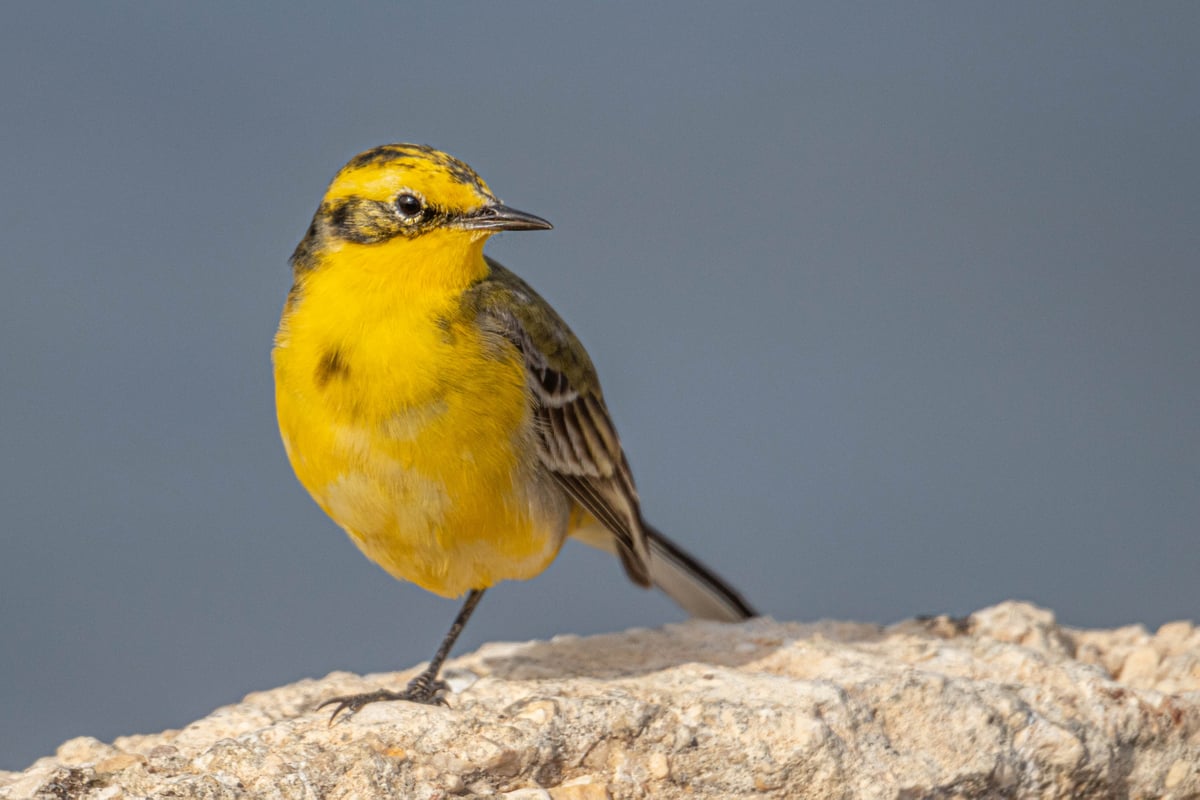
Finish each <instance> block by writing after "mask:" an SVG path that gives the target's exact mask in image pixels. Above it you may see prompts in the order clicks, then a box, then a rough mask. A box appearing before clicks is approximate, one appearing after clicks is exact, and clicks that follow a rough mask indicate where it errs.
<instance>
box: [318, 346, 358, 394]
mask: <svg viewBox="0 0 1200 800" xmlns="http://www.w3.org/2000/svg"><path fill="white" fill-rule="evenodd" d="M349 375H350V365H349V364H347V363H346V357H345V356H343V355H342V351H341V350H339V349H338V348H336V347H331V348H329V349H328V350H326V351H325V352H324V353H323V354H322V355H321V360H320V361H318V362H317V369H316V372H315V373H314V374H313V380H315V381H316V383H317V386H318V387H319V388H322V389H323V388H325V385H326V384H327V383H329V381H331V380H332V379H334V378H337V379H338V380H344V379H345V378H347V377H348V376H349Z"/></svg>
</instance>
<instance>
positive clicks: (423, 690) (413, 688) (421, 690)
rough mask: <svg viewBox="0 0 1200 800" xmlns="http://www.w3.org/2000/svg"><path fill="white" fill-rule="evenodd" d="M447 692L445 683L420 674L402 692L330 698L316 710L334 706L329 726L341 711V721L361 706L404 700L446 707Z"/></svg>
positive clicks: (380, 690)
mask: <svg viewBox="0 0 1200 800" xmlns="http://www.w3.org/2000/svg"><path fill="white" fill-rule="evenodd" d="M448 690H449V687H448V686H447V685H446V682H445V681H443V680H439V679H437V678H434V677H433V676H431V675H426V674H424V673H422V674H420V675H418V676H417V677H415V678H413V679H412V680H411V681H409V683H408V686H406V687H405V689H404V691H403V692H390V691H388V690H387V689H379V690H378V691H374V692H365V693H363V694H348V695H342V696H341V697H331V698H329V699H328V700H326V701H325V702H323V703H321V705H319V706H317V708H316V710H317V711H320V710H321V709H323V708H325V706H334V709H333V713H332V714H330V715H329V724H330V725H332V724H333V723H334V720H336V719H337V717H338V714H341V713H342V712H343V711H344V712H346V713H345V716H344V717H343V719H349V718H350V717H353V716H354V715H355V714H356V713H358V711H359V710H361V709H362V707H363V706H366V705H370V704H371V703H378V702H382V701H390V700H406V701H408V702H410V703H420V704H421V705H427V706H444V705H446V700H445V698H444V697H443V696H442V695H443V693H445V692H446V691H448Z"/></svg>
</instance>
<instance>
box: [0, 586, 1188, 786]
mask: <svg viewBox="0 0 1200 800" xmlns="http://www.w3.org/2000/svg"><path fill="white" fill-rule="evenodd" d="M411 674H412V673H397V674H387V675H374V676H368V677H366V678H360V677H357V676H354V675H350V674H346V673H335V674H333V675H330V676H328V677H326V678H324V679H323V680H308V681H301V682H300V683H296V684H293V685H291V686H285V687H283V688H280V689H273V690H271V691H266V692H257V693H255V694H251V695H249V696H248V697H246V698H245V699H244V700H243V701H242V702H241V703H238V704H236V705H231V706H226V707H225V708H221V709H218V710H216V711H214V712H213V713H212V714H210V715H209V716H208V717H206V718H204V719H201V720H199V721H197V722H195V723H193V724H191V725H189V726H188V727H186V728H184V729H183V730H179V731H165V732H163V733H159V734H152V735H148V736H127V737H124V738H121V739H117V740H116V741H115V742H113V743H112V744H104V743H102V742H99V741H97V740H95V739H90V738H78V739H72V740H70V741H68V742H66V743H65V744H63V745H62V746H61V747H60V748H59V749H58V753H57V754H56V755H55V756H53V757H48V758H43V759H40V760H39V761H37V762H36V763H34V764H33V765H32V766H31V767H30V768H29V769H28V770H26V771H25V772H23V773H0V798H5V799H9V798H12V799H13V800H15V799H16V798H87V799H88V800H93V799H94V800H99V798H106V799H110V798H138V797H153V798H168V797H170V798H211V799H212V800H217V799H218V798H222V799H223V798H280V799H283V798H289V799H290V798H306V799H307V798H313V799H314V800H315V799H316V798H322V799H323V798H373V797H405V798H409V797H411V798H443V797H452V796H496V795H499V796H502V797H508V798H523V799H524V798H530V799H531V798H553V800H588V799H590V798H644V797H645V798H685V797H686V798H708V797H713V798H717V797H719V798H735V797H749V796H755V797H781V798H782V797H789V798H790V797H797V798H799V797H804V798H912V799H913V800H916V799H917V798H952V797H1021V798H1023V797H1039V798H1049V797H1114V798H1115V797H1122V798H1123V797H1135V798H1137V797H1171V798H1200V631H1197V629H1196V628H1195V626H1193V625H1192V624H1190V623H1186V622H1174V623H1170V624H1168V625H1164V626H1163V627H1161V628H1159V630H1158V631H1157V632H1156V633H1153V634H1151V633H1148V632H1147V631H1146V630H1144V629H1142V628H1140V627H1130V628H1121V629H1119V630H1114V631H1081V630H1073V629H1070V628H1066V627H1061V626H1058V625H1056V624H1055V622H1054V618H1053V615H1052V614H1051V613H1050V612H1048V611H1044V610H1041V609H1038V608H1035V607H1033V606H1029V605H1025V604H1019V603H1006V604H1003V605H999V606H995V607H993V608H988V609H984V610H983V611H979V612H977V613H975V614H973V615H971V616H970V617H968V618H965V619H950V618H946V617H939V618H934V619H928V620H912V621H908V622H903V623H900V624H898V625H895V626H891V627H888V628H881V627H878V626H874V625H861V624H852V623H838V622H822V623H817V624H811V625H802V624H792V623H779V622H774V621H772V620H769V619H761V620H754V621H752V622H749V623H746V624H743V625H729V626H726V625H719V624H712V623H698V622H691V623H687V624H683V625H674V626H669V627H667V628H665V629H663V630H654V631H650V630H634V631H629V632H627V633H623V634H614V635H607V636H594V637H590V638H578V637H569V636H564V637H559V638H556V639H554V640H552V641H549V642H532V643H528V644H492V645H488V646H485V647H484V648H482V649H481V650H479V651H478V652H476V653H474V654H472V655H469V656H466V657H464V658H460V659H458V660H456V661H454V662H451V669H450V673H449V674H450V677H451V684H452V687H453V688H454V692H453V693H452V694H451V695H450V696H449V698H448V703H449V705H448V707H426V706H416V705H411V704H407V703H377V704H375V705H371V706H368V707H367V708H365V709H363V710H362V711H360V712H359V713H358V714H357V715H356V716H355V717H353V718H352V719H347V720H343V721H340V722H338V723H336V724H334V725H330V724H329V723H328V713H326V712H322V713H316V712H314V711H313V708H314V706H316V705H317V704H318V703H319V702H320V701H321V700H323V699H326V698H328V697H330V696H333V695H337V694H344V693H347V692H356V691H362V690H367V689H372V688H375V687H378V686H379V685H384V686H388V687H395V688H400V687H402V686H403V685H404V683H405V682H406V680H407V679H408V678H409V677H410V675H411Z"/></svg>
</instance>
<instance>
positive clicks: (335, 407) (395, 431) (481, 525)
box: [274, 309, 569, 597]
mask: <svg viewBox="0 0 1200 800" xmlns="http://www.w3.org/2000/svg"><path fill="white" fill-rule="evenodd" d="M308 310H311V309H306V311H308ZM311 327H312V329H310V326H308V325H307V324H304V323H303V322H302V321H301V322H300V323H299V324H297V320H296V317H295V315H293V319H292V321H291V324H289V320H288V319H287V317H286V316H285V323H284V325H283V327H281V331H280V335H279V337H278V338H277V343H276V349H275V352H274V360H275V378H276V408H277V412H278V417H279V427H280V432H281V434H282V437H283V441H284V446H285V447H286V449H287V453H288V457H289V459H290V460H291V463H292V467H293V469H294V470H295V472H296V476H297V477H298V478H299V479H300V482H301V483H302V484H303V485H304V487H305V488H306V489H308V491H309V493H310V494H311V495H312V496H313V499H315V500H316V501H317V503H318V504H319V505H320V506H321V508H323V509H324V510H325V512H326V513H328V514H329V516H330V517H332V518H333V519H334V521H336V522H337V523H338V524H339V525H340V526H341V527H342V528H344V529H345V530H346V532H347V533H348V534H349V535H350V537H351V539H353V540H354V542H355V544H357V545H358V546H359V548H361V549H362V551H363V553H365V554H366V555H367V557H368V558H370V559H371V560H372V561H375V562H376V563H377V564H379V565H380V566H382V567H383V568H384V569H385V570H387V571H388V572H389V573H391V574H392V575H394V576H395V577H397V578H402V579H404V580H407V581H411V582H413V583H415V584H417V585H419V586H421V587H423V588H425V589H427V590H429V591H431V592H435V593H437V594H440V595H443V596H445V597H455V596H458V595H460V594H462V593H463V592H465V591H468V590H470V589H482V588H486V587H488V586H491V585H492V584H494V583H496V582H497V581H500V580H505V579H524V578H530V577H533V576H534V575H537V574H538V573H540V572H541V571H542V570H544V569H545V568H546V567H547V566H548V565H549V563H550V562H551V561H552V560H553V559H554V557H555V556H556V555H557V553H558V549H559V547H560V546H561V544H562V541H563V538H564V537H565V534H566V528H567V518H568V514H569V509H568V501H567V500H566V498H565V497H564V496H563V495H562V493H561V492H560V491H559V490H558V489H557V488H556V487H555V486H554V485H552V483H551V482H550V481H548V480H547V479H546V478H545V477H544V475H543V474H542V473H541V472H540V470H539V469H538V466H537V460H536V454H535V450H534V448H533V447H532V436H533V430H532V427H531V426H532V424H533V423H532V414H531V411H530V408H529V400H528V396H527V387H526V384H525V374H524V367H523V365H522V363H521V361H520V360H519V358H520V356H519V354H518V353H516V351H515V349H514V350H512V352H507V351H506V352H504V353H501V355H502V356H503V357H498V356H497V352H496V346H495V342H485V341H483V340H482V339H481V338H480V335H479V333H478V332H477V331H476V330H474V329H473V328H472V327H471V326H470V325H467V324H456V325H452V326H447V325H446V324H444V323H442V324H440V325H439V324H435V322H434V317H432V316H431V315H429V314H428V313H421V314H416V315H415V316H413V318H412V319H399V320H397V319H396V318H394V317H393V318H388V319H387V324H381V325H379V326H378V328H377V329H376V330H370V329H366V330H364V329H363V328H362V326H361V324H360V327H359V328H358V329H357V330H356V331H355V336H354V337H353V339H349V338H340V339H339V338H338V337H337V336H336V332H337V328H336V326H324V327H321V326H311ZM351 342H354V343H357V345H355V344H351ZM333 353H336V355H331V354H333Z"/></svg>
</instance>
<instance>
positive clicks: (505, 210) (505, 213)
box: [456, 203, 554, 231]
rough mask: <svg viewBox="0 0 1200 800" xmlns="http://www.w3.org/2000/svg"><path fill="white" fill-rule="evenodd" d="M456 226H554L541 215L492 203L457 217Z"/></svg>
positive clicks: (492, 228) (511, 228) (518, 228)
mask: <svg viewBox="0 0 1200 800" xmlns="http://www.w3.org/2000/svg"><path fill="white" fill-rule="evenodd" d="M456 222H457V224H458V227H460V228H464V229H466V230H469V231H548V230H550V229H551V228H553V227H554V226H553V225H551V224H550V223H549V222H547V221H546V220H544V219H542V218H541V217H538V216H534V215H533V214H527V213H525V212H524V211H517V210H516V209H515V208H509V207H508V206H505V205H501V204H500V203H493V204H492V205H489V206H484V207H483V208H481V209H479V210H478V211H474V212H472V213H470V214H467V215H464V216H462V217H459V218H458V220H456Z"/></svg>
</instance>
